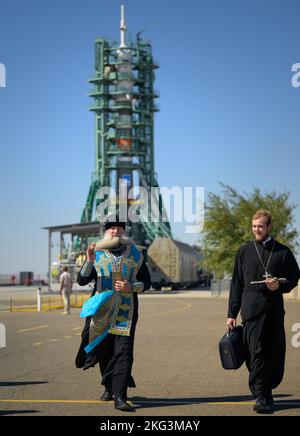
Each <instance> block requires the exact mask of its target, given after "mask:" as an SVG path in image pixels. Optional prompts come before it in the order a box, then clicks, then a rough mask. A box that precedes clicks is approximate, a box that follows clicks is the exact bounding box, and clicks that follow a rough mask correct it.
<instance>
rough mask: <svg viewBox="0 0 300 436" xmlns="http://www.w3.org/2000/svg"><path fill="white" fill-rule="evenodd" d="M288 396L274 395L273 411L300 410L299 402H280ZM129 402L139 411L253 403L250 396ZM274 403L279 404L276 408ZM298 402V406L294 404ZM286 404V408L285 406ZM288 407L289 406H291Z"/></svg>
mask: <svg viewBox="0 0 300 436" xmlns="http://www.w3.org/2000/svg"><path fill="white" fill-rule="evenodd" d="M290 396H291V395H290V394H278V395H274V400H275V405H274V409H275V410H280V409H287V408H289V407H291V408H297V407H298V408H300V402H299V400H290V401H285V402H283V401H281V400H280V399H281V398H286V397H290ZM130 401H131V402H132V403H134V405H136V406H138V408H139V409H148V408H151V407H170V406H185V405H186V406H189V405H192V404H210V403H240V402H244V401H251V402H254V399H253V396H252V395H236V396H230V397H229V396H228V397H187V398H147V397H132V398H130ZM276 401H279V402H280V404H279V405H278V406H276ZM297 402H298V404H296V403H297ZM284 403H286V407H285V404H284ZM293 403H295V405H294V406H293V405H292V406H289V404H293Z"/></svg>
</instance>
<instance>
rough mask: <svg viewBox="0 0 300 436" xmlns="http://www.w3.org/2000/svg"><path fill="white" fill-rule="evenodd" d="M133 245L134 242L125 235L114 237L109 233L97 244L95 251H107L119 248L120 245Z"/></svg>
mask: <svg viewBox="0 0 300 436" xmlns="http://www.w3.org/2000/svg"><path fill="white" fill-rule="evenodd" d="M129 244H133V240H132V239H131V238H129V237H128V236H125V235H120V236H112V235H110V234H109V233H107V232H106V233H105V234H104V237H103V239H101V240H100V241H98V242H96V247H95V251H100V250H105V249H108V250H109V249H113V248H117V247H119V246H120V245H129Z"/></svg>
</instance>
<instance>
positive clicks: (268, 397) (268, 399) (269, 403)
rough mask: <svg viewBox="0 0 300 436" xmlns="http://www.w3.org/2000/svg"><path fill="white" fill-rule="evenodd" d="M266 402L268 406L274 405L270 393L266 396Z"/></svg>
mask: <svg viewBox="0 0 300 436" xmlns="http://www.w3.org/2000/svg"><path fill="white" fill-rule="evenodd" d="M266 400H267V404H268V406H273V405H274V398H273V395H272V392H271V393H270V394H269V395H267V396H266Z"/></svg>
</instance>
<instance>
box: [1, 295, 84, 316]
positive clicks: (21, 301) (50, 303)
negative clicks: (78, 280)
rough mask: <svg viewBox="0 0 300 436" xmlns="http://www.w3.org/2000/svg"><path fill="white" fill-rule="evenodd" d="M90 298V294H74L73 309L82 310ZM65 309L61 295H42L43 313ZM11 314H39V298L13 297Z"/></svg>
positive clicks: (72, 299)
mask: <svg viewBox="0 0 300 436" xmlns="http://www.w3.org/2000/svg"><path fill="white" fill-rule="evenodd" d="M89 297H90V292H88V293H87V292H86V293H84V292H72V294H71V308H81V307H82V305H83V303H84V302H85V301H86V300H87V299H88V298H89ZM63 308H64V302H63V298H62V296H61V295H59V294H55V295H53V294H42V296H41V311H42V312H44V311H51V310H59V309H63ZM9 311H10V312H37V311H38V298H37V297H36V298H34V297H26V298H22V297H12V298H11V299H10V304H9Z"/></svg>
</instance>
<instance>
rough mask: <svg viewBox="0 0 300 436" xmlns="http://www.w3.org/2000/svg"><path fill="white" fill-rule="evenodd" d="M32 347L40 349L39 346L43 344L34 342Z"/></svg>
mask: <svg viewBox="0 0 300 436" xmlns="http://www.w3.org/2000/svg"><path fill="white" fill-rule="evenodd" d="M32 345H34V346H35V347H38V346H39V345H43V342H34V343H33V344H32Z"/></svg>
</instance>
